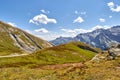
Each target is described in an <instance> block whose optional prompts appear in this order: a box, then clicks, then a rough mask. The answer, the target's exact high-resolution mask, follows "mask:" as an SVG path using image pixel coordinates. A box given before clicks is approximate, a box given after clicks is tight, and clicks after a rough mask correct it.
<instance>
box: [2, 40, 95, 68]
mask: <svg viewBox="0 0 120 80" xmlns="http://www.w3.org/2000/svg"><path fill="white" fill-rule="evenodd" d="M78 45H81V46H84V47H89V46H87V45H86V44H83V43H80V42H71V43H68V44H63V45H60V46H56V47H51V48H47V49H43V50H42V51H39V52H36V53H34V54H31V55H28V56H22V57H14V58H1V59H0V67H10V66H11V67H12V66H13V67H14V66H39V65H45V64H58V63H60V64H62V63H71V62H81V61H86V60H90V59H91V58H92V57H93V56H94V55H95V54H96V53H95V52H92V51H90V50H87V49H82V48H79V47H78ZM91 49H93V48H91ZM93 50H95V49H93Z"/></svg>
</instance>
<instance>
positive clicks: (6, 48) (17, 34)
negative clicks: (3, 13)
mask: <svg viewBox="0 0 120 80" xmlns="http://www.w3.org/2000/svg"><path fill="white" fill-rule="evenodd" d="M51 46H52V45H51V44H50V43H49V42H47V41H45V40H42V39H40V38H38V37H35V36H33V35H31V34H29V33H27V32H25V31H23V30H21V29H18V28H16V27H13V26H11V25H9V24H7V23H4V22H2V21H0V55H9V54H19V53H20V54H21V53H32V52H34V51H36V50H40V49H43V48H47V47H51Z"/></svg>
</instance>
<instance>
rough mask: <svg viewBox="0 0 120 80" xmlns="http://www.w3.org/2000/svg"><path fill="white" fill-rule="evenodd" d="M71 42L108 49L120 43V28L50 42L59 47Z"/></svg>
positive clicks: (98, 30)
mask: <svg viewBox="0 0 120 80" xmlns="http://www.w3.org/2000/svg"><path fill="white" fill-rule="evenodd" d="M65 40H66V41H65ZM70 41H81V42H85V43H87V44H89V45H91V46H94V47H98V48H101V49H106V48H108V47H110V46H111V45H112V44H113V43H120V26H114V27H111V28H109V29H97V30H94V31H92V32H88V33H82V34H78V35H77V36H76V37H74V38H70V37H69V38H67V37H65V38H64V37H60V38H57V39H55V40H53V41H50V42H51V43H53V44H55V45H59V44H63V43H67V42H70ZM56 43H57V44H56ZM58 43H59V44H58Z"/></svg>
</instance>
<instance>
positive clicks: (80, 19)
mask: <svg viewBox="0 0 120 80" xmlns="http://www.w3.org/2000/svg"><path fill="white" fill-rule="evenodd" d="M82 22H84V20H83V18H82V17H80V16H79V17H78V18H76V19H75V20H74V21H73V23H82Z"/></svg>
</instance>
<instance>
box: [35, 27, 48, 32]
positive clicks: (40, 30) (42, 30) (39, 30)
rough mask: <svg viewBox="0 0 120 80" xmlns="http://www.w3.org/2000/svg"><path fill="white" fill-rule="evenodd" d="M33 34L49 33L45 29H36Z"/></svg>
mask: <svg viewBox="0 0 120 80" xmlns="http://www.w3.org/2000/svg"><path fill="white" fill-rule="evenodd" d="M34 31H35V32H41V33H48V32H49V31H48V30H47V29H45V28H40V29H36V30H34Z"/></svg>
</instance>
